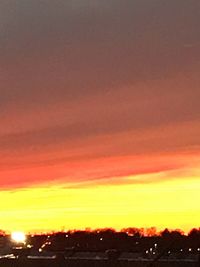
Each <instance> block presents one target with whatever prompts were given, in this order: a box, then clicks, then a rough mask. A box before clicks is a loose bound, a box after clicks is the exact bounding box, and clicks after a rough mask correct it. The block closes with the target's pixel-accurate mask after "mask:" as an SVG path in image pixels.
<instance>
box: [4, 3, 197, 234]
mask: <svg viewBox="0 0 200 267" xmlns="http://www.w3.org/2000/svg"><path fill="white" fill-rule="evenodd" d="M199 26H200V1H199V0H173V1H169V0H67V1H66V0H19V1H16V0H1V1H0V218H1V220H0V229H4V230H7V231H13V230H23V231H42V230H60V229H75V228H80V229H83V228H85V227H91V228H101V227H113V228H116V229H120V228H123V227H128V226H135V227H150V226H156V227H157V228H158V229H163V228H165V227H169V228H181V229H183V230H184V231H188V230H189V229H190V228H192V227H199V226H200V205H199V203H200V30H199Z"/></svg>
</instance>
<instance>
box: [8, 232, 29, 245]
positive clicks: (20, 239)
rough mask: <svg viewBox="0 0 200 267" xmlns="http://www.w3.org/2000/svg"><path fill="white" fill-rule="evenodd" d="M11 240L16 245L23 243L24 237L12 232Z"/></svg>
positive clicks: (23, 234)
mask: <svg viewBox="0 0 200 267" xmlns="http://www.w3.org/2000/svg"><path fill="white" fill-rule="evenodd" d="M11 239H12V240H13V241H14V242H16V243H24V242H25V240H26V235H25V233H24V232H12V234H11Z"/></svg>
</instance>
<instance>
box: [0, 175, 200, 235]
mask: <svg viewBox="0 0 200 267" xmlns="http://www.w3.org/2000/svg"><path fill="white" fill-rule="evenodd" d="M143 177H144V176H143ZM145 177H146V178H150V175H145ZM146 178H145V179H146ZM157 178H159V182H152V183H142V184H138V183H136V184H124V185H101V186H99V185H96V186H94V187H93V188H91V187H80V188H65V187H61V186H60V187H59V186H52V187H50V188H48V187H43V188H29V189H26V190H18V191H12V192H9V191H2V192H0V197H1V199H4V201H2V202H1V203H0V210H1V228H2V229H5V230H8V231H12V230H13V229H17V228H20V229H23V230H24V231H26V232H28V231H42V230H61V229H63V228H65V229H75V228H76V229H83V228H85V227H91V228H100V227H113V228H116V229H121V228H123V227H128V226H135V227H151V226H156V227H157V228H158V229H163V228H165V227H168V228H181V229H183V230H184V231H188V230H189V229H190V228H192V227H198V226H199V225H200V206H199V203H200V194H199V192H200V183H199V179H198V178H192V177H188V178H184V179H171V180H168V181H163V182H162V175H160V174H157ZM128 179H129V180H131V179H132V177H128ZM134 179H135V178H134Z"/></svg>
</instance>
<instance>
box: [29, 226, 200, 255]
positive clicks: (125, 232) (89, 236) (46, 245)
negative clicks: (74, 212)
mask: <svg viewBox="0 0 200 267" xmlns="http://www.w3.org/2000/svg"><path fill="white" fill-rule="evenodd" d="M27 243H29V244H30V245H32V246H33V247H34V248H36V249H41V250H43V251H66V250H68V251H71V252H72V253H73V252H74V251H105V250H108V249H116V250H118V251H121V252H123V251H126V252H135V253H144V254H145V253H149V252H151V253H154V252H156V253H160V252H162V251H163V250H165V249H166V248H169V252H174V253H200V228H198V229H192V230H191V231H190V232H189V233H188V234H187V235H185V234H184V233H183V232H182V231H181V230H171V231H170V230H168V229H165V230H163V231H161V232H159V233H158V232H157V231H156V229H155V228H154V227H152V228H149V229H143V228H141V229H139V228H126V229H122V230H121V231H120V232H117V231H115V230H114V229H110V228H106V229H96V230H89V229H87V230H86V231H80V230H73V231H61V232H57V233H49V234H41V235H30V236H28V240H27Z"/></svg>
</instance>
